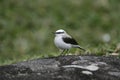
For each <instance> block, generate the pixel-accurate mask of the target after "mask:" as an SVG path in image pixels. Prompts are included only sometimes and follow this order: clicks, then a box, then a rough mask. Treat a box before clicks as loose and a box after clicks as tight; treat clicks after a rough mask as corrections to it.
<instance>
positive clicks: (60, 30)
mask: <svg viewBox="0 0 120 80" xmlns="http://www.w3.org/2000/svg"><path fill="white" fill-rule="evenodd" d="M56 32H65V31H64V30H63V29H59V30H57V31H56Z"/></svg>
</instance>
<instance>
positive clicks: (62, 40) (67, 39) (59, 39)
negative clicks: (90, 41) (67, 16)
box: [54, 29, 85, 54]
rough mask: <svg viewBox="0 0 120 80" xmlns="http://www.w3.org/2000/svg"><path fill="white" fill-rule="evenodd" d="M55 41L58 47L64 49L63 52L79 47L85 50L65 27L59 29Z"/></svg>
mask: <svg viewBox="0 0 120 80" xmlns="http://www.w3.org/2000/svg"><path fill="white" fill-rule="evenodd" d="M54 43H55V45H56V47H57V48H58V49H60V50H63V51H62V53H61V54H63V53H64V52H68V50H69V49H70V48H79V49H82V50H84V51H85V49H83V48H82V47H80V46H79V44H78V43H77V42H76V40H75V39H74V38H72V37H71V36H70V35H68V34H67V33H66V31H64V30H63V29H59V30H57V31H56V32H55V38H54Z"/></svg>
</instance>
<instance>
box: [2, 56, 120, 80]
mask: <svg viewBox="0 0 120 80" xmlns="http://www.w3.org/2000/svg"><path fill="white" fill-rule="evenodd" d="M0 80H120V59H119V58H117V57H104V56H74V55H70V56H58V57H51V58H44V59H35V60H29V61H23V62H18V63H16V64H11V65H5V66H0Z"/></svg>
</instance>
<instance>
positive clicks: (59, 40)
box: [54, 36, 72, 49]
mask: <svg viewBox="0 0 120 80" xmlns="http://www.w3.org/2000/svg"><path fill="white" fill-rule="evenodd" d="M54 43H55V45H56V46H57V47H58V48H60V49H70V48H71V47H72V45H71V44H67V43H65V42H64V41H63V40H62V36H56V37H55V39H54Z"/></svg>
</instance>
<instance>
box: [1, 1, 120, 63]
mask: <svg viewBox="0 0 120 80" xmlns="http://www.w3.org/2000/svg"><path fill="white" fill-rule="evenodd" d="M119 2H120V1H119V0H91V1H90V0H86V1H84V0H52V1H50V0H1V1H0V65H4V64H11V63H15V62H18V61H23V60H28V59H33V58H37V57H39V58H41V57H49V56H56V55H59V54H58V49H57V48H56V47H55V46H54V43H53V39H54V35H53V34H52V32H54V31H56V30H57V29H61V28H62V29H65V30H66V31H67V32H68V33H69V34H71V35H72V36H74V38H75V39H76V40H77V41H78V43H79V44H80V45H81V46H82V47H84V48H86V49H87V50H88V52H90V53H92V54H97V55H105V54H106V53H110V52H112V51H114V50H115V48H116V45H117V44H118V43H120V36H119V35H120V28H119V27H120V22H119V21H120V5H119ZM105 34H109V36H110V37H111V39H110V41H109V42H104V41H103V38H102V37H103V35H105ZM75 51H76V49H72V50H71V52H72V53H74V52H75ZM81 53H83V52H81V51H80V54H81Z"/></svg>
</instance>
